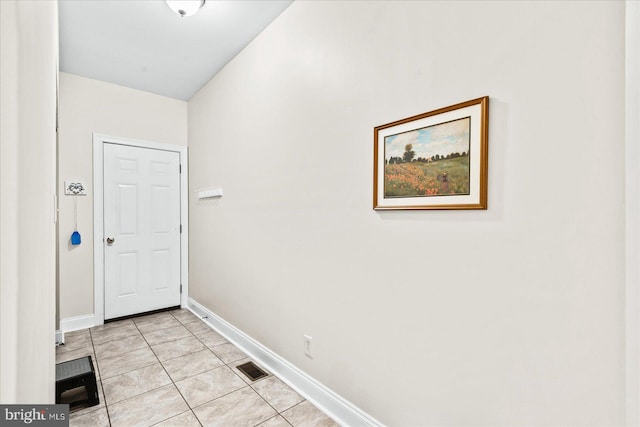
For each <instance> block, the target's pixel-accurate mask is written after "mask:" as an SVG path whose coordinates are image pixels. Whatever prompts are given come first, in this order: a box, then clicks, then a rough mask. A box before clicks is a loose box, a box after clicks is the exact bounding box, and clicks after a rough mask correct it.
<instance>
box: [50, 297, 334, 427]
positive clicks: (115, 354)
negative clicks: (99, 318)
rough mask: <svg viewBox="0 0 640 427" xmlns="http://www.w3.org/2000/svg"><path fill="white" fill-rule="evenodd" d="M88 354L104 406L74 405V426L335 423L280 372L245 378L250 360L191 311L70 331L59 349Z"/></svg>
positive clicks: (67, 354)
mask: <svg viewBox="0 0 640 427" xmlns="http://www.w3.org/2000/svg"><path fill="white" fill-rule="evenodd" d="M86 355H91V357H92V359H93V361H94V364H95V365H96V366H95V368H96V377H97V380H98V392H99V396H100V404H99V405H97V406H93V407H90V408H84V409H78V410H74V411H73V412H72V413H71V416H70V419H71V422H70V425H71V426H91V427H100V426H113V427H135V426H176V427H191V426H205V427H206V426H261V427H290V426H294V427H297V426H305V427H306V426H309V427H313V426H337V425H338V424H336V423H335V422H334V421H333V420H332V419H331V418H329V417H327V416H326V415H324V414H323V413H322V412H320V411H319V410H318V409H317V408H315V407H314V406H313V405H312V404H311V403H309V402H308V401H306V400H305V399H304V398H302V396H300V395H299V394H298V393H296V392H295V391H293V390H292V389H290V388H289V387H288V386H286V385H285V384H284V383H283V382H282V381H280V380H279V379H278V378H276V377H274V376H272V375H269V376H267V377H265V378H262V379H259V380H257V381H255V382H253V381H251V380H250V379H249V378H247V377H246V376H245V375H244V374H243V373H242V372H240V371H239V370H238V369H237V368H236V367H237V366H238V365H241V364H242V363H245V362H247V361H249V360H250V359H249V358H247V356H246V355H245V354H244V353H243V352H242V351H240V350H239V349H238V348H237V347H235V346H234V345H233V344H231V343H229V342H227V341H226V340H225V339H224V338H223V337H222V336H221V335H219V334H218V333H216V332H215V331H214V330H213V329H211V328H210V327H209V326H208V325H207V324H205V323H204V322H203V321H202V320H201V319H199V318H198V317H196V316H195V315H194V314H193V313H191V312H190V311H188V310H174V311H168V312H162V313H156V314H151V315H148V316H143V317H137V318H133V319H127V320H121V321H117V322H112V323H107V324H105V325H103V326H97V327H95V328H91V329H85V330H82V331H76V332H71V333H67V334H65V345H62V346H58V347H57V348H56V359H57V360H56V361H57V362H58V363H59V362H64V361H66V360H71V359H76V358H79V357H82V356H86ZM78 391H79V390H74V391H70V392H67V393H65V394H64V395H63V400H69V399H70V400H73V399H75V398H76V396H74V393H78Z"/></svg>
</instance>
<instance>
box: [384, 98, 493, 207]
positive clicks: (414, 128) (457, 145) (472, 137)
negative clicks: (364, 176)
mask: <svg viewBox="0 0 640 427" xmlns="http://www.w3.org/2000/svg"><path fill="white" fill-rule="evenodd" d="M488 116H489V97H486V96H485V97H483V98H478V99H473V100H471V101H467V102H462V103H460V104H456V105H452V106H449V107H445V108H440V109H438V110H435V111H430V112H428V113H423V114H419V115H417V116H413V117H408V118H406V119H402V120H398V121H395V122H393V123H388V124H386V125H382V126H377V127H376V128H375V129H374V145H373V158H374V165H373V208H374V209H380V210H382V209H487V160H488V154H487V150H488V125H489V117H488Z"/></svg>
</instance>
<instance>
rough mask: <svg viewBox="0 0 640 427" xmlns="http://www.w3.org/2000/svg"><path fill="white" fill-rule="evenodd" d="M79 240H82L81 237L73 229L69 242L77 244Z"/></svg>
mask: <svg viewBox="0 0 640 427" xmlns="http://www.w3.org/2000/svg"><path fill="white" fill-rule="evenodd" d="M81 242H82V239H81V238H80V233H78V232H77V231H74V232H73V234H72V235H71V244H72V245H79V244H80V243H81Z"/></svg>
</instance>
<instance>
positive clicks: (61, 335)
mask: <svg viewBox="0 0 640 427" xmlns="http://www.w3.org/2000/svg"><path fill="white" fill-rule="evenodd" d="M58 344H64V332H62V331H61V330H60V329H58V330H56V345H58Z"/></svg>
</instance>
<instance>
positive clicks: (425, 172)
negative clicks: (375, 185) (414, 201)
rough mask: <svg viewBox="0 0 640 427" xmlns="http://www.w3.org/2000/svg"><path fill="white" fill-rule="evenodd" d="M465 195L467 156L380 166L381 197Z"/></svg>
mask: <svg viewBox="0 0 640 427" xmlns="http://www.w3.org/2000/svg"><path fill="white" fill-rule="evenodd" d="M462 194H469V156H467V155H463V156H460V157H455V158H450V159H441V160H437V161H433V162H419V161H412V162H407V163H393V164H391V163H388V164H385V166H384V197H421V196H451V195H462Z"/></svg>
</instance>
